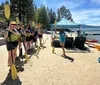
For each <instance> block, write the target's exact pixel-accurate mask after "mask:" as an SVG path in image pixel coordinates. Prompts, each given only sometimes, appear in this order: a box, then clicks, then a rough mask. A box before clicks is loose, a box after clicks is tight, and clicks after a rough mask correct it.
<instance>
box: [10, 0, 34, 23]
mask: <svg viewBox="0 0 100 85" xmlns="http://www.w3.org/2000/svg"><path fill="white" fill-rule="evenodd" d="M10 2H11V10H12V13H13V12H15V13H19V19H20V20H21V21H22V22H23V23H25V22H27V23H29V21H30V20H32V19H33V16H34V12H33V11H34V10H33V9H34V6H33V0H10ZM14 6H15V7H14Z"/></svg>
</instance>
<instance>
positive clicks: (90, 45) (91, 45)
mask: <svg viewBox="0 0 100 85" xmlns="http://www.w3.org/2000/svg"><path fill="white" fill-rule="evenodd" d="M88 46H89V47H91V48H96V46H95V44H93V43H92V44H91V43H90V44H88Z"/></svg>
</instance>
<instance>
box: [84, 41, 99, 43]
mask: <svg viewBox="0 0 100 85" xmlns="http://www.w3.org/2000/svg"><path fill="white" fill-rule="evenodd" d="M86 42H92V43H97V42H98V40H86Z"/></svg>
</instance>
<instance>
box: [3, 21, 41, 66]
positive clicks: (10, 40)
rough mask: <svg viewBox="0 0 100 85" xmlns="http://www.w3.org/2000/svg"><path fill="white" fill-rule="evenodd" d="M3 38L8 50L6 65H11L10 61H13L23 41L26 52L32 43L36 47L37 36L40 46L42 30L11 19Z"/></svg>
mask: <svg viewBox="0 0 100 85" xmlns="http://www.w3.org/2000/svg"><path fill="white" fill-rule="evenodd" d="M4 38H5V40H6V47H7V51H8V66H9V67H11V65H12V63H15V59H16V56H17V49H18V50H19V53H20V48H21V43H23V45H24V49H25V52H26V53H27V54H28V52H29V49H31V48H32V46H33V43H34V44H35V47H37V38H39V41H40V46H42V38H43V30H41V29H38V28H34V29H32V28H31V26H30V24H28V25H27V26H26V27H25V26H24V25H22V24H17V23H16V22H15V21H12V22H10V24H9V26H8V28H7V29H6V31H5V33H4ZM12 59H13V62H12Z"/></svg>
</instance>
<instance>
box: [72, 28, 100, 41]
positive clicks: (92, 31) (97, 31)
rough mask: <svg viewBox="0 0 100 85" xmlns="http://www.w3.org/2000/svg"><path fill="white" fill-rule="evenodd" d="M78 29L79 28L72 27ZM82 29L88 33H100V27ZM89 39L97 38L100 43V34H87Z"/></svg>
mask: <svg viewBox="0 0 100 85" xmlns="http://www.w3.org/2000/svg"><path fill="white" fill-rule="evenodd" d="M72 30H73V31H77V30H78V29H72ZM81 31H82V32H83V31H85V33H86V34H100V28H82V29H81ZM86 37H87V39H96V40H98V43H100V35H87V36H86Z"/></svg>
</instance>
